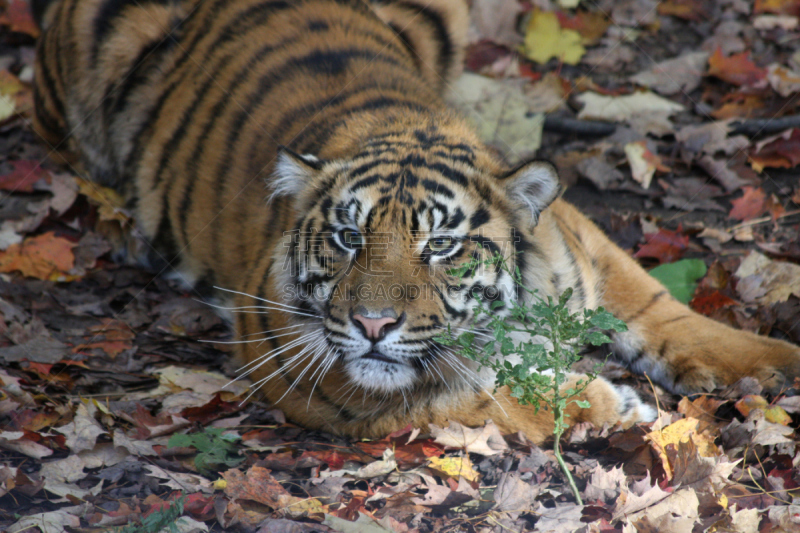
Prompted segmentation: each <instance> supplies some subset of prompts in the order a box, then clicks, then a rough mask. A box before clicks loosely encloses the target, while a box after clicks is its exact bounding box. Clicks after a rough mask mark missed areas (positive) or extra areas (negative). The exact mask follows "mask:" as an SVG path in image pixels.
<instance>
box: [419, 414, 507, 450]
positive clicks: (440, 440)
mask: <svg viewBox="0 0 800 533" xmlns="http://www.w3.org/2000/svg"><path fill="white" fill-rule="evenodd" d="M429 427H430V431H431V436H432V437H433V438H434V442H436V443H437V444H441V445H443V446H450V447H452V448H462V449H464V450H466V451H468V452H470V453H477V454H480V455H487V456H488V455H496V454H498V453H501V452H503V451H505V450H507V449H508V444H506V441H505V440H504V439H503V436H502V435H501V434H500V430H499V429H497V426H496V425H494V423H493V422H492V421H491V420H490V421H488V422H487V423H486V425H485V426H484V427H482V428H468V427H466V426H462V425H461V424H459V423H458V422H450V425H449V426H448V427H446V428H440V427H439V426H437V425H435V424H430V425H429Z"/></svg>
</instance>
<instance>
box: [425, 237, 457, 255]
mask: <svg viewBox="0 0 800 533" xmlns="http://www.w3.org/2000/svg"><path fill="white" fill-rule="evenodd" d="M452 245H453V238H452V237H434V238H432V239H431V240H429V241H428V248H430V249H431V252H433V253H440V252H444V251H447V250H448V249H449V248H450V247H451V246H452Z"/></svg>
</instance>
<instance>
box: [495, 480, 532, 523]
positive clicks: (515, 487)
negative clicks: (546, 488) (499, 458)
mask: <svg viewBox="0 0 800 533" xmlns="http://www.w3.org/2000/svg"><path fill="white" fill-rule="evenodd" d="M540 492H541V487H540V486H539V485H532V484H531V483H526V482H525V481H523V480H522V479H521V476H520V474H519V473H518V472H505V473H503V475H502V476H500V481H498V482H497V488H495V489H494V501H495V502H497V508H498V509H500V510H501V511H504V512H507V513H512V515H513V514H519V513H522V512H525V511H528V510H530V508H531V505H533V502H534V500H535V498H536V496H538V494H539V493H540Z"/></svg>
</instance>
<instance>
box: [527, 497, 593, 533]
mask: <svg viewBox="0 0 800 533" xmlns="http://www.w3.org/2000/svg"><path fill="white" fill-rule="evenodd" d="M536 514H538V515H539V521H538V522H536V526H535V527H534V531H541V532H542V533H567V532H569V531H576V530H577V529H579V528H581V527H583V526H585V525H586V524H584V523H583V522H582V521H581V518H583V505H574V504H572V505H570V504H567V505H563V506H561V507H555V508H552V509H549V508H547V507H545V506H544V505H542V504H541V503H539V507H538V508H537V509H536Z"/></svg>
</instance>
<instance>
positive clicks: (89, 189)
mask: <svg viewBox="0 0 800 533" xmlns="http://www.w3.org/2000/svg"><path fill="white" fill-rule="evenodd" d="M77 182H78V190H79V191H80V193H81V194H82V195H84V196H86V198H88V199H89V202H90V203H91V204H94V205H96V206H97V214H98V215H99V217H100V220H118V221H120V222H127V221H128V219H129V217H128V215H127V214H126V212H125V209H124V208H125V199H124V198H122V196H120V195H119V193H117V192H116V191H115V190H113V189H109V188H108V187H103V186H101V185H98V184H96V183H93V182H91V181H87V180H84V179H80V178H77Z"/></svg>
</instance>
